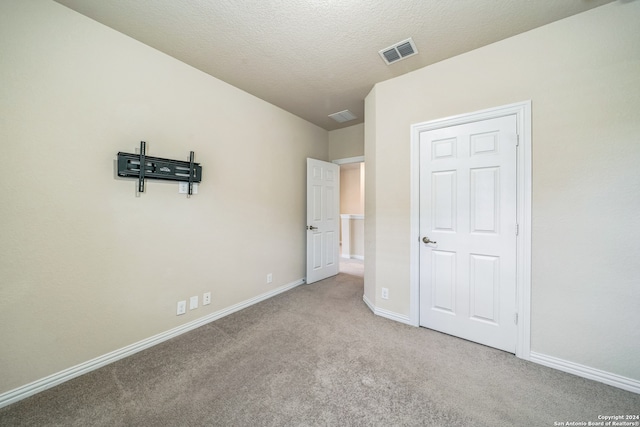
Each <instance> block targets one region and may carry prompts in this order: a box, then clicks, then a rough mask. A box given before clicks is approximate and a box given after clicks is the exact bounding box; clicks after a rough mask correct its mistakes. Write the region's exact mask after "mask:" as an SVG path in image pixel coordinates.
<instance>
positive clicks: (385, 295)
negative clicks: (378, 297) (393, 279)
mask: <svg viewBox="0 0 640 427" xmlns="http://www.w3.org/2000/svg"><path fill="white" fill-rule="evenodd" d="M382 299H389V288H382Z"/></svg>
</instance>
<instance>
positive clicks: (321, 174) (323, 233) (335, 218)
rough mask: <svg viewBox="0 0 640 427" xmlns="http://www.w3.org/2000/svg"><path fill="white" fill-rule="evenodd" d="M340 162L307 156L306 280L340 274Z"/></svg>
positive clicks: (311, 280) (310, 281)
mask: <svg viewBox="0 0 640 427" xmlns="http://www.w3.org/2000/svg"><path fill="white" fill-rule="evenodd" d="M339 220H340V166H338V165H336V164H334V163H329V162H323V161H321V160H316V159H307V283H313V282H317V281H318V280H322V279H326V278H327V277H330V276H335V275H336V274H338V270H339V266H340V265H339V259H338V252H339V250H340V239H339V232H340V229H339V226H340V225H339Z"/></svg>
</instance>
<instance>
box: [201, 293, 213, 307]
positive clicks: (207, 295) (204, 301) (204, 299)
mask: <svg viewBox="0 0 640 427" xmlns="http://www.w3.org/2000/svg"><path fill="white" fill-rule="evenodd" d="M209 304H211V292H205V293H204V294H203V295H202V305H209Z"/></svg>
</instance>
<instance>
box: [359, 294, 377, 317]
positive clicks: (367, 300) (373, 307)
mask: <svg viewBox="0 0 640 427" xmlns="http://www.w3.org/2000/svg"><path fill="white" fill-rule="evenodd" d="M362 301H364V303H365V304H367V307H369V310H371V311H372V312H373V313H374V314H375V312H376V306H375V305H373V304H372V303H371V301H369V298H367V296H366V295H362Z"/></svg>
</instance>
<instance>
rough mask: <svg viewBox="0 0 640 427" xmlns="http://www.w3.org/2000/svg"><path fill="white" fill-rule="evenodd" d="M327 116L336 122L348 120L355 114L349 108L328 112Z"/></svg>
mask: <svg viewBox="0 0 640 427" xmlns="http://www.w3.org/2000/svg"><path fill="white" fill-rule="evenodd" d="M329 117H331V118H332V119H333V120H335V121H336V122H338V123H344V122H348V121H349V120H353V119H355V118H357V116H356V115H355V114H353V113H352V112H351V111H349V110H342V111H338V112H337V113H333V114H329Z"/></svg>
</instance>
